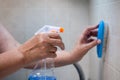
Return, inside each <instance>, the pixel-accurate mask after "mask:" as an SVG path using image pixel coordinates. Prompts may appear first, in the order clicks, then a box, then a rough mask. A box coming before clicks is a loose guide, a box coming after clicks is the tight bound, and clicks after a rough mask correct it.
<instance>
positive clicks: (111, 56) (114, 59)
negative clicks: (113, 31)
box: [105, 35, 120, 71]
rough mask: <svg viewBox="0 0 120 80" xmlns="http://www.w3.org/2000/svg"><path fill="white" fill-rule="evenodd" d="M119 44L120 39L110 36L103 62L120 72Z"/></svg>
mask: <svg viewBox="0 0 120 80" xmlns="http://www.w3.org/2000/svg"><path fill="white" fill-rule="evenodd" d="M119 42H120V38H119V37H118V36H114V35H113V36H112V35H111V36H110V38H109V42H108V48H107V53H106V57H105V61H106V63H108V64H111V65H112V66H114V68H116V69H117V70H119V71H120V69H119V67H120V61H119V60H120V54H119V52H120V49H119V45H118V43H119Z"/></svg>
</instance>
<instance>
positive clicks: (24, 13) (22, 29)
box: [0, 0, 89, 80]
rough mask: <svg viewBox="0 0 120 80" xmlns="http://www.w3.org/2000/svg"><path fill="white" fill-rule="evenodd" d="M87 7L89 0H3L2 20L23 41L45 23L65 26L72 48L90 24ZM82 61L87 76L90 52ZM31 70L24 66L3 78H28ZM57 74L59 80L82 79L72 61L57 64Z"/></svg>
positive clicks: (0, 2) (65, 37)
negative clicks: (61, 65) (58, 66)
mask: <svg viewBox="0 0 120 80" xmlns="http://www.w3.org/2000/svg"><path fill="white" fill-rule="evenodd" d="M88 7H89V6H88V0H0V22H1V23H2V24H3V25H4V26H5V27H6V28H7V29H8V31H9V32H10V33H11V34H12V35H13V36H14V37H15V39H16V40H18V41H19V42H20V43H23V42H25V41H26V40H27V39H29V38H30V37H32V36H33V35H34V33H35V32H36V31H37V30H38V29H39V28H41V27H42V26H44V25H45V24H48V25H54V26H62V27H64V28H65V33H63V34H61V36H62V38H63V41H64V43H65V46H66V50H71V49H72V48H73V45H74V44H75V41H76V39H77V38H78V37H79V35H80V34H81V32H82V31H83V29H85V27H86V26H87V25H88V20H89V19H88V18H89V17H88ZM79 63H80V64H81V66H82V68H83V71H84V73H85V76H86V79H88V76H89V54H87V55H86V56H85V57H84V58H83V59H82V60H81V61H80V62H79ZM29 72H30V71H29V70H26V69H21V70H19V71H18V72H16V73H14V74H12V75H10V76H8V77H6V78H5V79H4V80H18V79H19V80H27V76H28V74H29ZM63 73H64V74H63ZM55 74H56V76H57V78H58V80H79V79H78V74H77V72H76V70H75V68H74V67H73V66H72V65H69V66H66V67H61V68H57V69H56V70H55Z"/></svg>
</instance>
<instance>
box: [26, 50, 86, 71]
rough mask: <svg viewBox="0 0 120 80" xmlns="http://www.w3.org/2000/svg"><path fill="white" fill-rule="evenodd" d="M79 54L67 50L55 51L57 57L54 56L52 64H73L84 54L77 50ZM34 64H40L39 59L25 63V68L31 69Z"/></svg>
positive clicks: (57, 65) (56, 65)
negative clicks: (28, 63) (29, 63)
mask: <svg viewBox="0 0 120 80" xmlns="http://www.w3.org/2000/svg"><path fill="white" fill-rule="evenodd" d="M79 54H80V55H79V56H78V55H76V54H75V52H74V53H73V52H68V51H57V57H56V58H54V65H55V67H61V66H65V65H69V64H73V63H75V62H77V61H79V60H81V59H82V57H83V56H84V54H82V52H79ZM73 56H74V57H73ZM36 64H39V65H40V64H41V61H39V62H37V63H32V64H31V65H27V66H26V67H25V68H27V69H33V68H34V66H35V65H36Z"/></svg>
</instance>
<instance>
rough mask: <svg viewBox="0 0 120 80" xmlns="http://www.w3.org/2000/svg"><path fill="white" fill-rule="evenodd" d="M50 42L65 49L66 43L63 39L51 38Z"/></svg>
mask: <svg viewBox="0 0 120 80" xmlns="http://www.w3.org/2000/svg"><path fill="white" fill-rule="evenodd" d="M49 44H51V45H54V46H58V47H60V48H61V49H62V50H64V49H65V46H64V43H63V42H62V40H60V39H50V40H49Z"/></svg>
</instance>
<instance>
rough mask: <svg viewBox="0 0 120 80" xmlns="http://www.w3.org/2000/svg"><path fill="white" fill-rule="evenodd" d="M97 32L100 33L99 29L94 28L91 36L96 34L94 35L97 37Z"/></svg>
mask: <svg viewBox="0 0 120 80" xmlns="http://www.w3.org/2000/svg"><path fill="white" fill-rule="evenodd" d="M97 34H98V30H97V29H95V30H92V31H91V32H90V35H91V36H94V37H96V36H97Z"/></svg>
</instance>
